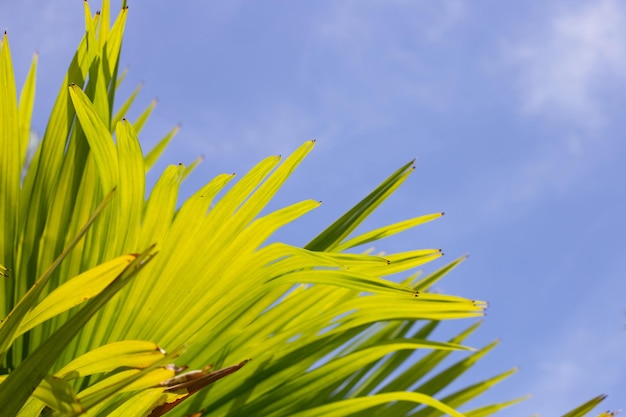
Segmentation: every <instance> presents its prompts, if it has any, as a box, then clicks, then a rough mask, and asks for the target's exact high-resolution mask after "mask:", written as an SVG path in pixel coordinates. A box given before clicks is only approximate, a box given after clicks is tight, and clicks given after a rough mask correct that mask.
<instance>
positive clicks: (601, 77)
mask: <svg viewBox="0 0 626 417" xmlns="http://www.w3.org/2000/svg"><path fill="white" fill-rule="evenodd" d="M530 23H532V24H533V26H532V27H531V26H530ZM537 26H538V27H539V29H538V30H537ZM528 30H529V32H530V31H531V30H532V31H534V32H533V33H532V34H530V33H529V35H528V36H527V38H526V39H524V40H521V41H518V42H514V43H513V44H512V45H508V48H507V54H508V55H509V58H510V60H511V62H513V63H514V64H515V65H518V66H519V87H520V93H521V95H522V100H523V108H524V110H525V111H526V112H528V113H531V114H539V113H541V114H545V115H548V116H552V117H558V118H565V119H566V120H567V121H568V122H571V123H573V124H575V125H577V126H579V127H585V128H597V127H600V126H603V125H604V124H605V123H607V117H606V116H605V115H604V114H603V110H604V103H603V98H604V95H605V94H606V93H607V92H615V90H621V92H623V90H624V88H623V86H622V87H619V86H620V85H622V84H623V82H624V81H626V48H624V41H625V40H626V6H624V3H622V2H619V1H617V0H600V1H596V2H586V3H585V4H583V5H582V6H578V7H572V6H571V3H567V8H563V9H562V10H560V11H558V12H557V13H556V14H554V15H553V16H552V17H551V18H550V19H549V20H548V21H546V22H529V26H528Z"/></svg>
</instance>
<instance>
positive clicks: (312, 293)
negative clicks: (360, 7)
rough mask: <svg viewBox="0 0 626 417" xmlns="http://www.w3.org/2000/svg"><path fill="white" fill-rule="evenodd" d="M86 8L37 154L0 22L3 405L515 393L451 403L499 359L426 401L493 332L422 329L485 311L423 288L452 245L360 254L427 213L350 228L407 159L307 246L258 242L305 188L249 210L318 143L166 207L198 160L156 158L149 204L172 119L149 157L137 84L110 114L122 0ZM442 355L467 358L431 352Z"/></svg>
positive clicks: (364, 401) (343, 409)
mask: <svg viewBox="0 0 626 417" xmlns="http://www.w3.org/2000/svg"><path fill="white" fill-rule="evenodd" d="M85 12H86V13H85V15H86V32H85V35H84V37H83V39H82V41H81V42H80V44H79V46H78V49H77V51H76V54H75V56H74V59H73V60H72V62H71V64H70V66H69V69H68V72H67V76H66V78H65V81H64V83H63V85H62V87H61V89H60V91H59V95H58V97H57V100H56V103H55V105H54V108H53V110H52V113H51V115H50V119H49V123H48V126H47V129H46V132H45V134H44V136H43V137H42V139H41V141H40V143H39V144H38V147H37V150H36V152H35V153H34V155H33V156H32V158H31V157H30V156H28V155H27V152H26V149H27V145H28V141H29V137H30V118H31V113H32V108H33V100H34V91H35V73H36V66H37V59H36V57H35V58H34V59H33V63H32V66H31V69H30V72H29V74H28V76H27V78H26V82H25V84H24V87H23V89H22V91H21V94H20V99H19V102H18V100H17V92H16V87H15V82H14V77H13V70H12V64H11V55H10V50H9V43H8V38H7V36H6V34H5V36H4V39H3V41H2V47H1V50H0V106H1V107H0V146H2V148H1V152H0V175H1V178H2V185H1V186H0V216H1V218H2V221H3V228H2V231H1V232H0V262H1V263H2V264H3V265H4V266H3V267H2V268H0V274H2V275H3V277H2V286H0V288H1V291H2V293H1V295H0V314H1V316H2V317H5V319H4V320H3V321H2V322H1V323H0V360H1V362H2V364H1V366H2V370H3V372H2V374H3V375H1V376H0V381H1V383H0V404H2V408H1V410H0V415H1V416H5V415H6V416H13V415H19V416H39V415H53V416H68V415H80V414H83V413H88V415H90V416H135V415H136V416H146V415H150V416H159V415H162V414H164V413H166V412H169V413H171V414H172V415H190V414H191V413H200V414H201V415H215V416H218V415H229V416H236V415H246V416H248V415H259V416H286V415H294V416H300V417H304V416H321V415H324V416H346V415H353V414H359V413H364V414H365V415H390V416H398V415H410V416H420V417H425V416H436V415H444V414H446V415H452V416H462V415H466V416H486V415H490V414H493V413H495V412H497V411H498V410H500V409H502V408H504V407H507V406H509V405H511V404H513V403H515V402H517V401H519V399H516V400H510V401H506V402H502V403H500V404H493V405H489V406H486V407H480V408H477V409H473V410H470V411H467V412H465V414H461V413H460V412H459V411H456V409H457V408H459V407H461V406H463V405H464V404H465V403H467V402H468V401H470V400H472V399H473V398H475V397H477V396H478V395H479V394H481V393H482V392H484V391H485V390H487V389H488V388H489V387H491V386H493V385H494V384H496V383H498V382H499V381H501V380H502V379H504V378H506V377H508V376H509V375H511V374H512V373H513V372H514V370H510V371H507V372H504V373H502V374H500V375H497V376H494V377H493V378H490V379H488V380H485V381H480V382H478V383H475V384H473V385H471V386H469V387H466V388H464V389H461V390H458V391H456V392H454V393H452V394H448V395H447V396H445V397H444V398H440V397H441V396H440V394H439V393H440V392H441V391H442V390H443V389H444V388H446V387H449V386H450V384H451V383H452V382H453V381H454V380H455V379H456V378H457V377H458V376H460V375H461V374H463V373H464V372H465V371H467V370H468V369H469V368H471V367H472V365H474V364H475V362H476V361H477V360H478V359H480V358H481V357H482V356H483V355H484V354H486V353H487V352H488V351H489V350H490V349H491V348H493V347H494V346H495V343H493V344H490V345H488V346H486V347H484V348H482V349H478V350H472V349H470V348H468V347H465V346H464V345H463V344H462V343H463V341H464V340H465V338H466V337H467V336H468V335H469V334H470V333H472V332H473V331H474V330H476V328H477V327H478V323H475V324H473V325H471V326H470V327H469V328H467V330H465V331H463V332H462V333H460V334H459V335H458V336H456V337H454V338H452V339H451V340H447V341H436V340H433V339H432V338H431V334H432V332H433V330H434V329H435V328H436V327H437V326H439V325H440V323H441V322H442V321H445V320H453V319H461V318H475V317H480V316H481V315H482V314H483V310H484V308H485V303H484V302H482V301H476V300H468V299H465V298H462V297H455V296H450V295H443V294H436V293H432V292H429V291H428V290H429V288H430V287H431V286H432V285H433V284H434V283H435V282H436V281H438V280H439V279H441V278H442V277H443V276H444V275H445V274H447V273H448V272H449V271H450V270H452V269H453V268H454V267H456V266H457V265H458V264H459V263H460V262H461V261H462V259H458V260H456V261H454V262H452V263H450V264H449V265H447V266H445V267H443V268H442V269H440V270H437V271H435V272H432V273H430V274H428V275H425V276H419V275H416V274H411V271H414V270H415V269H416V268H417V267H421V266H423V265H424V264H426V263H428V262H430V261H432V260H434V259H437V258H439V257H440V256H441V252H440V251H439V250H437V249H417V250H415V249H413V250H408V251H406V252H401V253H394V254H389V255H385V256H378V255H375V254H369V253H364V252H363V248H364V245H370V244H372V243H373V242H375V241H377V240H379V239H382V238H384V237H386V236H389V235H392V234H395V233H400V232H402V231H405V230H407V229H410V228H413V227H416V226H419V225H421V224H423V223H426V222H429V221H431V220H434V219H436V218H438V217H440V216H441V215H442V213H434V214H429V215H424V216H419V217H416V218H412V219H409V220H406V221H402V222H399V223H395V224H392V225H388V226H384V227H381V228H379V229H376V230H372V231H370V232H367V233H363V234H360V235H355V234H354V233H353V232H354V231H355V229H356V227H357V226H358V225H360V224H361V223H362V221H363V220H364V219H365V218H366V217H367V216H368V215H369V214H370V213H371V212H372V211H373V210H374V209H376V208H377V207H378V206H379V205H380V204H381V203H382V202H383V201H384V200H385V199H386V198H387V197H388V196H389V195H390V194H391V193H393V192H394V191H395V190H396V189H397V188H398V187H399V186H400V185H401V184H402V183H403V182H404V181H405V180H406V179H407V178H408V176H409V175H410V173H411V172H412V170H413V166H412V163H408V164H406V165H404V166H402V167H401V168H400V169H398V170H397V171H396V172H394V173H393V174H392V175H391V176H390V177H388V178H387V179H386V180H385V181H383V182H382V183H381V184H380V186H378V187H377V188H376V189H375V190H374V191H372V192H371V193H370V194H369V195H367V196H366V197H365V198H364V199H363V200H362V201H361V202H359V203H358V204H357V205H356V206H354V207H353V208H352V209H350V210H349V211H348V212H346V214H344V215H343V216H341V217H340V218H339V219H338V220H337V221H336V222H334V223H333V224H331V225H330V226H329V227H328V228H326V229H325V230H323V231H322V232H321V233H319V234H318V235H317V237H315V238H314V239H313V240H312V241H311V242H310V243H309V244H307V245H306V246H304V247H295V246H291V245H287V244H284V243H267V241H268V238H269V237H270V236H272V234H273V233H274V232H276V231H277V230H278V229H279V228H281V227H283V226H284V225H286V224H288V223H290V222H292V221H296V220H297V219H299V218H300V217H301V216H303V215H305V214H306V213H307V212H309V211H310V210H313V209H315V208H316V207H317V206H318V205H319V203H318V202H316V201H311V200H307V201H302V202H299V203H296V204H294V205H291V206H288V207H285V208H282V209H279V210H277V211H274V212H271V213H268V214H262V213H263V210H264V208H265V207H266V206H267V204H268V202H269V201H270V200H271V199H272V197H273V196H274V194H275V193H276V192H277V190H278V189H279V188H280V187H281V186H282V184H283V183H284V182H285V181H286V180H287V178H288V177H289V176H290V174H291V173H292V172H293V170H294V169H296V168H297V166H298V164H299V163H300V162H301V161H302V160H303V158H305V157H306V155H307V154H308V153H309V152H310V151H311V150H312V149H313V147H314V142H313V141H309V142H306V143H304V144H303V145H302V146H301V147H299V148H298V149H296V150H295V151H294V152H293V153H292V154H291V155H289V156H288V157H286V158H284V159H283V158H281V157H276V156H273V157H269V158H266V159H264V160H262V161H261V162H259V163H258V164H257V165H256V166H255V167H253V168H252V169H251V170H250V171H249V172H248V173H247V174H245V175H243V176H242V177H241V178H240V179H238V180H237V179H235V177H234V175H230V174H229V175H219V176H217V177H215V178H214V179H213V180H211V181H210V182H208V183H207V184H206V185H205V186H204V187H202V188H201V189H200V190H198V191H197V192H196V193H195V194H194V195H192V196H191V197H190V198H188V199H187V200H186V201H184V202H183V203H182V204H181V205H180V206H178V205H177V204H178V203H177V202H178V190H179V187H180V185H181V183H182V181H184V179H185V178H186V177H187V175H188V174H189V173H190V172H191V171H192V170H193V168H194V166H195V164H196V162H194V163H192V164H191V165H190V166H188V167H185V166H183V165H172V166H169V167H167V168H166V169H165V170H164V171H163V173H162V174H161V176H160V178H159V180H158V181H157V183H156V185H155V186H154V187H153V188H152V189H151V190H150V191H149V196H148V198H147V200H144V196H145V195H146V173H147V172H148V171H149V170H150V169H151V168H152V167H153V165H154V163H155V161H156V160H157V159H158V158H159V157H160V156H161V154H162V152H163V150H164V149H165V147H166V146H167V144H168V143H169V141H170V140H171V139H172V137H173V136H174V135H175V134H176V131H177V128H174V129H172V131H170V132H169V133H167V134H166V135H165V136H164V138H163V139H162V140H161V142H160V143H159V144H158V145H157V146H156V147H155V148H154V149H152V150H151V151H150V152H148V153H147V154H146V155H144V153H143V151H142V149H141V146H140V142H139V140H138V135H139V134H140V133H141V130H142V127H143V126H144V124H145V122H146V120H147V119H148V116H149V115H150V112H151V110H152V108H153V105H152V104H151V105H150V106H148V108H146V110H145V111H144V112H143V113H142V114H141V116H140V117H138V118H137V120H135V121H134V122H131V121H129V120H126V119H125V115H126V114H127V111H128V109H129V108H130V107H131V105H133V103H134V100H135V97H136V95H137V94H136V93H137V91H138V90H137V91H136V92H135V93H134V94H132V95H131V96H130V97H129V98H128V99H126V101H125V102H123V103H122V104H121V106H119V109H118V110H117V111H116V112H114V102H115V98H116V97H115V94H116V91H117V89H118V87H119V85H120V83H121V82H122V80H123V78H124V74H123V73H122V74H119V71H118V68H119V66H118V65H119V54H120V47H121V43H122V37H123V32H124V26H125V23H126V16H127V9H126V8H125V7H124V8H123V9H122V10H121V11H120V13H119V15H118V16H117V18H116V19H115V20H114V22H113V24H112V25H111V23H110V7H109V2H108V1H106V0H105V1H104V2H103V5H102V10H101V11H100V12H99V13H96V14H95V15H93V14H92V13H91V10H90V8H89V5H88V3H87V2H85ZM395 274H404V275H405V276H406V278H405V279H404V280H402V281H401V282H395V281H393V280H391V279H388V278H389V276H391V275H395ZM457 351H463V352H469V353H466V354H465V355H464V356H461V357H460V359H457V361H456V362H455V363H453V364H452V365H449V366H447V367H442V362H443V361H444V359H446V358H447V357H448V356H449V355H450V354H452V353H454V352H457ZM442 368H443V369H442ZM190 369H191V371H189V370H190ZM218 380H219V382H218V383H215V384H214V382H216V381H218ZM437 398H439V399H437ZM592 401H595V402H594V403H593V405H595V404H596V403H597V402H598V401H599V398H597V399H594V400H592ZM590 405H591V402H590V403H589V405H588V406H587V408H583V409H580V410H578V411H574V412H575V413H578V414H571V415H583V414H584V413H586V411H588V408H589V407H590ZM200 414H194V415H200Z"/></svg>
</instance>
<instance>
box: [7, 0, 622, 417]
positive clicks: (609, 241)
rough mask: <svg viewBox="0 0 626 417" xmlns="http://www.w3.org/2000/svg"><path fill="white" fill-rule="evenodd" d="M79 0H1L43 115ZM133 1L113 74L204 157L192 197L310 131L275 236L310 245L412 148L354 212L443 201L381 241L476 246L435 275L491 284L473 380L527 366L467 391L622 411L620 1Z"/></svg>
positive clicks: (65, 58)
mask: <svg viewBox="0 0 626 417" xmlns="http://www.w3.org/2000/svg"><path fill="white" fill-rule="evenodd" d="M81 3H82V2H81V1H78V0H73V1H70V0H57V1H55V2H38V1H34V0H25V1H21V2H10V3H9V2H2V3H0V25H2V26H3V28H4V29H7V30H8V33H9V40H10V43H11V48H12V52H13V57H14V66H15V70H16V74H17V79H18V83H21V82H22V81H23V79H24V77H25V74H26V71H27V67H28V65H29V62H30V58H31V56H32V53H33V52H35V51H38V53H39V65H40V66H39V74H38V90H37V98H36V108H35V116H34V127H35V129H37V130H38V131H39V132H40V133H41V132H43V130H44V128H45V120H46V119H45V116H46V114H47V112H48V111H49V109H50V108H51V106H52V102H53V99H54V97H55V95H56V92H57V91H58V89H59V87H60V83H61V82H62V79H63V75H64V71H65V69H66V67H67V64H68V62H69V60H70V58H71V56H72V54H73V51H74V48H75V46H76V45H77V42H78V40H79V39H80V37H81V35H82V32H83V23H82V13H83V11H82V4H81ZM91 6H92V8H93V10H96V9H97V8H98V6H99V3H96V2H92V3H91ZM129 6H130V14H129V20H128V26H127V31H126V38H125V43H124V47H123V57H122V66H127V67H129V69H130V73H129V76H128V78H127V80H126V82H125V83H126V85H125V89H126V91H130V90H131V89H132V88H134V87H135V86H136V85H137V84H138V83H139V82H144V88H143V90H142V93H141V95H140V97H139V102H140V103H143V104H144V105H147V104H148V102H149V101H150V100H151V99H152V98H154V97H158V99H159V105H158V107H157V109H156V110H155V112H154V115H153V117H152V119H151V122H150V123H149V125H148V126H147V127H146V129H145V130H144V133H143V135H142V138H141V139H142V142H143V144H144V147H145V148H146V149H149V148H150V147H151V146H152V145H153V144H154V143H156V141H157V139H158V138H160V137H161V136H162V135H163V134H164V133H165V132H166V131H168V130H169V129H170V128H171V127H173V126H174V125H175V124H176V123H181V124H182V127H183V128H182V130H181V132H180V133H179V135H178V136H177V137H176V139H175V142H174V144H173V145H172V146H171V148H170V149H169V151H168V153H167V154H166V156H165V158H164V160H166V162H168V163H178V162H183V163H189V162H191V161H192V160H194V159H195V158H196V157H197V156H199V155H204V157H205V160H204V163H203V164H202V165H201V166H200V168H198V170H197V171H196V172H195V173H194V175H193V177H192V178H191V179H190V180H189V181H188V184H187V185H186V188H185V192H186V193H187V194H188V193H191V192H192V190H194V189H196V188H197V187H199V186H200V184H202V183H204V182H205V181H207V180H209V179H210V178H212V177H213V176H214V175H216V174H218V173H221V172H245V170H246V169H248V168H250V167H251V166H252V165H253V164H254V163H255V162H256V161H258V160H260V159H261V158H262V157H264V156H267V155H271V154H287V153H289V152H290V151H291V150H293V149H295V147H297V146H298V145H299V144H301V143H302V142H304V141H306V140H308V139H311V138H316V139H317V140H318V143H317V146H316V149H315V151H314V152H313V155H311V156H310V157H309V158H308V159H307V160H306V161H305V163H304V164H303V166H302V167H301V169H300V170H299V171H297V172H296V174H295V175H294V176H293V178H292V180H291V182H289V183H288V185H287V186H286V187H285V189H284V190H282V193H281V194H280V195H279V198H278V199H277V201H276V202H275V203H274V204H275V207H280V206H283V205H286V204H288V203H292V202H295V201H298V200H301V199H304V198H314V199H319V200H322V201H323V202H324V204H323V205H322V207H321V208H319V209H318V210H317V211H316V212H314V213H312V214H311V215H309V216H308V217H306V218H305V219H303V220H302V221H301V222H300V223H299V224H297V225H294V226H293V227H291V228H289V229H287V230H285V231H284V232H283V233H282V234H281V238H282V239H285V240H287V241H288V242H291V243H299V244H302V243H306V242H307V241H308V240H309V239H310V238H311V237H312V235H313V234H314V233H315V231H318V230H320V229H321V228H322V227H323V226H324V225H326V224H327V223H328V222H330V221H331V220H333V219H334V218H335V217H337V216H338V215H340V214H341V213H342V212H343V211H344V210H346V209H347V208H349V207H351V205H352V204H354V203H355V202H357V201H358V200H359V199H360V198H361V197H362V196H364V195H365V194H366V193H367V192H368V191H370V190H371V189H372V188H373V187H374V186H376V185H377V184H378V183H379V182H380V181H382V180H383V179H384V178H385V177H386V176H387V175H388V174H390V173H391V172H392V171H394V170H395V169H396V168H397V167H399V166H401V165H402V164H404V163H405V162H408V161H409V160H411V159H413V158H417V163H416V166H417V169H416V172H415V173H414V174H413V175H412V177H411V178H410V179H409V181H408V182H407V183H406V184H405V185H404V186H403V187H402V188H401V189H400V190H399V191H398V193H397V194H396V195H394V196H393V197H392V198H391V199H390V200H389V202H388V203H387V204H386V205H384V206H383V207H382V208H381V209H380V211H379V212H378V213H377V214H376V215H374V216H373V217H372V218H371V219H370V221H368V223H367V225H366V226H369V227H373V226H380V225H383V224H386V223H389V222H392V221H396V220H401V219H404V218H408V217H412V216H416V215H419V214H426V213H431V212H437V211H445V212H446V216H445V217H444V218H442V219H440V220H438V221H437V222H434V223H432V224H429V225H426V226H424V227H422V228H421V229H417V230H415V231H411V232H409V233H406V234H404V235H402V236H400V237H396V238H393V239H389V240H388V241H384V242H381V243H379V244H378V245H377V249H380V250H385V251H389V252H391V251H396V250H403V249H408V248H418V247H440V248H442V249H444V251H445V253H446V256H445V258H446V259H447V260H448V261H451V260H453V259H455V258H456V257H458V256H461V255H464V254H470V258H469V259H468V260H467V262H465V263H464V264H463V265H462V266H461V267H460V268H459V269H457V270H455V271H454V272H453V273H452V274H451V275H450V276H449V277H447V279H446V280H444V281H443V282H441V284H440V289H441V290H442V291H445V292H447V293H453V294H457V295H464V296H467V297H470V298H477V299H484V300H487V301H489V303H490V308H489V311H488V315H487V317H486V319H485V322H484V324H483V326H482V327H481V329H479V331H478V334H475V335H474V337H473V338H472V339H470V341H469V342H470V344H472V345H474V346H482V345H484V344H487V343H488V342H490V341H492V340H494V339H496V338H501V339H502V342H501V344H500V346H498V348H496V350H495V351H493V352H492V353H490V354H489V355H488V356H487V357H486V358H485V359H483V361H482V362H481V363H480V365H479V366H477V368H476V369H475V370H474V372H473V373H472V375H470V377H469V378H467V379H466V382H469V381H471V380H477V379H478V378H480V377H485V376H490V375H495V374H496V373H499V372H502V371H504V370H506V369H509V368H511V367H513V366H519V367H520V371H519V372H518V373H517V374H516V375H515V376H513V377H511V378H510V379H509V380H507V381H505V382H504V383H502V384H501V385H500V386H499V387H497V388H496V389H494V390H493V391H492V392H490V393H488V394H487V395H485V396H484V397H483V398H482V399H481V401H479V402H477V403H474V404H475V405H479V404H480V403H484V402H489V401H496V400H505V399H509V398H514V397H517V396H521V395H524V394H528V393H532V394H533V397H532V399H530V400H528V401H526V402H524V403H522V404H520V405H518V406H516V407H515V408H512V409H510V410H508V411H507V412H505V413H503V414H504V415H512V416H527V415H530V414H533V413H537V412H540V413H541V414H542V415H544V416H555V415H559V414H560V413H564V412H566V411H568V410H569V409H571V408H573V407H574V406H576V405H578V404H579V403H581V402H583V401H585V400H587V399H589V398H591V397H593V396H595V395H597V394H600V393H605V394H608V395H609V397H608V399H607V400H606V401H605V402H604V404H603V406H602V408H603V409H606V408H611V409H617V408H626V353H625V352H626V329H625V327H624V326H625V325H626V315H624V311H625V310H626V297H625V295H626V279H625V277H626V266H625V264H624V262H623V260H624V258H623V257H624V253H626V238H625V236H626V222H625V221H624V215H625V213H626V187H625V186H624V179H625V178H626V165H625V163H624V161H623V159H624V157H625V156H626V145H625V144H624V139H623V132H624V131H625V127H626V119H625V118H624V117H623V108H624V105H625V104H626V100H625V97H626V4H625V3H623V2H620V1H618V0H594V1H580V0H568V1H566V0H543V1H527V2H502V1H495V0H484V1H480V2H469V1H468V0H441V1H438V2H428V1H418V0H415V1H406V0H404V1H402V0H386V1H380V0H378V1H374V0H360V1H347V0H346V1H339V0H336V1H324V0H316V1H309V2H278V1H271V0H270V1H264V2H250V1H247V2H246V1H230V2H204V1H197V0H193V1H192V0H190V1H185V2H177V3H173V2H156V1H150V2H149V1H146V0H135V1H132V2H130V3H129ZM138 110H139V109H137V111H138ZM131 119H132V117H131ZM439 265H443V261H442V263H440V264H439ZM433 267H434V266H433ZM466 324H467V325H469V323H466ZM442 337H443V336H442Z"/></svg>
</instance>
